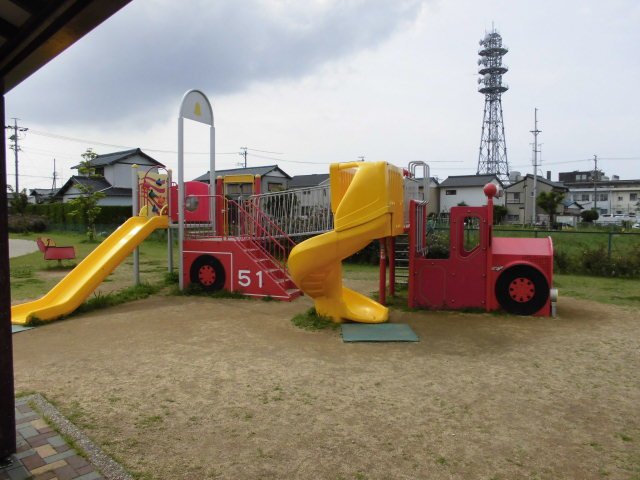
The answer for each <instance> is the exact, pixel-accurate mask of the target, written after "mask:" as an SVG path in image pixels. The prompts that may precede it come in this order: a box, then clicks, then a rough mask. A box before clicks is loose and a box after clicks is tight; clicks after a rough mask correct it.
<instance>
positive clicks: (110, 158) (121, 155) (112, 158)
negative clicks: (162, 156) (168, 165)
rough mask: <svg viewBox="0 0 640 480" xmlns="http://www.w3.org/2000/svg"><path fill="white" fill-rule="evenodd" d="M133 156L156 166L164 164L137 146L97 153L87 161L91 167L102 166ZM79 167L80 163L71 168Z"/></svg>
mask: <svg viewBox="0 0 640 480" xmlns="http://www.w3.org/2000/svg"><path fill="white" fill-rule="evenodd" d="M134 156H140V157H143V158H146V159H147V160H149V161H150V162H151V163H152V164H153V165H158V166H161V167H164V165H163V164H162V163H160V162H159V161H157V160H156V159H155V158H152V157H150V156H149V155H147V154H146V153H144V152H143V151H142V150H140V149H139V148H133V149H131V150H124V151H122V152H114V153H107V154H105V155H98V156H97V157H96V158H94V159H93V160H91V161H90V162H89V163H90V165H91V166H92V167H104V166H106V165H113V164H114V163H127V162H125V160H127V159H129V158H131V157H134ZM133 163H134V162H131V164H133ZM79 167H80V164H78V165H74V166H73V167H71V168H79Z"/></svg>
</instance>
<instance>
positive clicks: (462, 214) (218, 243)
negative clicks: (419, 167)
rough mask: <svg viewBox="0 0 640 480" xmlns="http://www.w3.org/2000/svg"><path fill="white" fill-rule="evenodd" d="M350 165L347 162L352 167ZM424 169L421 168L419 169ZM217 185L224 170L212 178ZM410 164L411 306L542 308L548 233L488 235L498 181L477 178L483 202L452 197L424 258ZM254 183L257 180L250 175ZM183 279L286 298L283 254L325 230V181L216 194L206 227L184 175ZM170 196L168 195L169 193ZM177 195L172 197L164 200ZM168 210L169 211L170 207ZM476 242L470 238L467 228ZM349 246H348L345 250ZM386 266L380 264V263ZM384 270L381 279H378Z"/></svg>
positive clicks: (200, 192) (420, 208)
mask: <svg viewBox="0 0 640 480" xmlns="http://www.w3.org/2000/svg"><path fill="white" fill-rule="evenodd" d="M352 169H354V170H356V169H357V167H353V168H352ZM424 171H425V173H427V175H425V176H424V178H428V168H426V167H425V169H424ZM216 183H217V188H218V191H222V188H223V179H222V178H218V179H217V182H216ZM420 183H422V179H416V178H415V165H413V166H410V168H409V169H408V170H406V171H405V177H404V185H405V189H404V190H405V195H404V196H405V199H404V200H405V202H404V203H405V207H406V208H404V210H405V212H404V229H405V231H406V232H407V233H408V263H409V265H408V279H407V288H408V304H409V306H410V307H414V308H427V309H471V308H477V309H482V310H486V311H492V310H497V309H500V308H502V309H504V310H506V311H507V312H510V313H514V314H519V315H550V314H551V302H552V300H553V294H554V293H553V291H552V289H551V286H552V282H553V245H552V242H551V239H550V238H541V239H530V238H500V237H494V236H493V231H492V230H493V225H492V224H493V198H494V197H495V196H496V194H497V193H498V192H497V189H496V187H495V186H494V185H492V184H489V185H487V186H486V187H485V194H486V196H487V204H486V205H484V206H480V207H468V206H460V207H453V208H452V209H451V212H450V231H449V257H448V258H429V256H430V244H429V238H430V236H429V235H428V232H427V218H426V211H427V202H426V201H424V200H416V199H415V198H416V197H423V198H427V194H426V192H427V190H423V192H424V193H422V194H421V193H419V191H418V186H419V184H420ZM255 184H256V185H259V177H256V179H255ZM185 185H186V192H187V193H186V202H185V204H186V205H187V206H188V208H189V209H188V210H187V212H185V213H186V219H187V224H188V228H187V229H186V230H185V238H184V251H183V260H184V266H185V267H184V274H183V275H184V278H183V280H184V285H185V286H187V285H189V284H191V283H195V284H198V285H199V286H200V287H201V288H203V289H205V290H209V291H214V290H220V289H224V290H228V291H234V292H241V293H243V294H246V295H250V296H263V297H264V296H270V297H273V298H277V299H282V300H292V299H294V298H296V297H297V296H299V295H300V293H301V292H300V290H299V289H298V287H297V286H296V285H295V283H294V282H293V281H292V280H291V278H290V276H289V273H288V270H287V267H286V259H287V257H288V255H289V253H290V252H291V249H292V248H293V247H294V246H295V242H294V240H293V238H297V239H300V238H305V237H310V236H314V235H319V234H322V233H324V232H327V231H331V230H332V229H333V227H334V225H333V215H332V211H331V205H330V202H329V200H328V198H330V196H331V191H330V188H329V186H327V187H313V188H309V189H297V190H289V191H284V192H275V193H267V194H260V192H259V189H258V187H256V188H254V192H256V194H254V195H252V196H251V197H249V198H248V199H244V200H243V199H238V200H237V201H236V200H231V199H228V198H226V197H224V196H222V195H217V196H216V199H217V201H216V204H217V205H218V206H219V209H218V213H219V215H218V216H217V220H216V223H217V225H216V229H215V231H216V232H218V233H216V234H214V233H213V231H212V229H211V225H209V224H207V222H206V219H207V218H209V212H208V208H209V202H207V201H204V200H205V199H207V198H210V196H209V195H208V193H207V192H208V187H209V186H208V185H207V184H204V183H200V182H186V184H185ZM173 198H174V199H175V193H174V196H173ZM172 203H173V204H174V205H175V204H176V203H177V202H175V200H174V201H173V202H172ZM172 218H173V220H174V221H175V220H176V219H177V212H175V211H172ZM470 236H471V237H472V238H475V239H476V241H475V242H471V244H469V237H470ZM380 250H381V269H380V272H381V273H380V298H381V302H383V303H384V301H385V294H386V292H387V290H388V291H389V293H390V294H394V293H395V284H396V281H395V279H396V262H397V260H396V246H395V237H388V238H384V239H380ZM352 253H355V252H352ZM387 269H388V270H387ZM387 272H388V283H387Z"/></svg>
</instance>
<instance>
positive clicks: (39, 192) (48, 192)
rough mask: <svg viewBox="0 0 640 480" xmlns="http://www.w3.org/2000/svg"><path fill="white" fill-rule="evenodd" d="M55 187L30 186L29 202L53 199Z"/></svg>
mask: <svg viewBox="0 0 640 480" xmlns="http://www.w3.org/2000/svg"><path fill="white" fill-rule="evenodd" d="M56 193H58V189H57V188H32V189H31V190H29V203H45V202H49V201H51V200H53V197H54V196H55V194H56Z"/></svg>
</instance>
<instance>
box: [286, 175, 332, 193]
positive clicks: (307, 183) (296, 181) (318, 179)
mask: <svg viewBox="0 0 640 480" xmlns="http://www.w3.org/2000/svg"><path fill="white" fill-rule="evenodd" d="M329 183H330V182H329V174H328V173H312V174H310V175H296V176H295V177H291V180H289V186H288V188H289V189H293V188H309V187H318V186H324V185H329Z"/></svg>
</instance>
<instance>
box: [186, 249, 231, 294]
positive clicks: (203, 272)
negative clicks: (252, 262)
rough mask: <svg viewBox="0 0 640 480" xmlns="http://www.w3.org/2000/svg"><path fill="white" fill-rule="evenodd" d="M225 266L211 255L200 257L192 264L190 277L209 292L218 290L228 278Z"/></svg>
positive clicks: (192, 281)
mask: <svg viewBox="0 0 640 480" xmlns="http://www.w3.org/2000/svg"><path fill="white" fill-rule="evenodd" d="M226 277H227V276H226V274H225V271H224V267H223V266H222V263H220V260H218V259H217V258H215V257H211V256H209V255H202V256H201V257H198V258H197V259H196V261H195V262H193V263H192V264H191V269H190V271H189V278H191V283H195V284H196V285H200V288H202V289H203V290H205V291H207V292H216V291H218V290H222V289H223V288H224V282H225V280H226Z"/></svg>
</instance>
